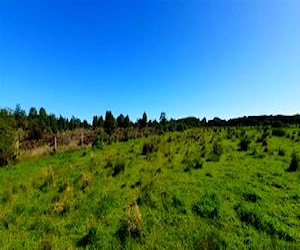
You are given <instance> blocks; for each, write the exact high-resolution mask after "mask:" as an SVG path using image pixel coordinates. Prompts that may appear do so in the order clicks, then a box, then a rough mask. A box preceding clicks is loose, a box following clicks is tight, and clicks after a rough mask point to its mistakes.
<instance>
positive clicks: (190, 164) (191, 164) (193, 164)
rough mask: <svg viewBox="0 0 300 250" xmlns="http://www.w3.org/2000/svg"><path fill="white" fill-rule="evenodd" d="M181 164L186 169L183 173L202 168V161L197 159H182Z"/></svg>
mask: <svg viewBox="0 0 300 250" xmlns="http://www.w3.org/2000/svg"><path fill="white" fill-rule="evenodd" d="M182 163H183V164H186V168H185V169H184V172H188V171H190V170H191V169H200V168H202V167H203V161H201V160H199V159H193V160H190V159H184V160H183V161H182Z"/></svg>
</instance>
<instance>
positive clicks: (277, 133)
mask: <svg viewBox="0 0 300 250" xmlns="http://www.w3.org/2000/svg"><path fill="white" fill-rule="evenodd" d="M272 135H274V136H279V137H282V136H285V131H284V130H283V129H282V128H274V129H273V130H272Z"/></svg>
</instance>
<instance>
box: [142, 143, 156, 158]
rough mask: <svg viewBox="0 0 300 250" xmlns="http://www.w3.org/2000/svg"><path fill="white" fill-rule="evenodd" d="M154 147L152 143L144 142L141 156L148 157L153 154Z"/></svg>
mask: <svg viewBox="0 0 300 250" xmlns="http://www.w3.org/2000/svg"><path fill="white" fill-rule="evenodd" d="M154 149H155V146H154V144H153V143H152V142H144V145H143V149H142V155H148V154H151V153H153V152H154Z"/></svg>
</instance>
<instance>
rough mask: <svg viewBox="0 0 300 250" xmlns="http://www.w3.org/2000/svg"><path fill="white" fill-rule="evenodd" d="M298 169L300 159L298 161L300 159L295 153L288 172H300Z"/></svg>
mask: <svg viewBox="0 0 300 250" xmlns="http://www.w3.org/2000/svg"><path fill="white" fill-rule="evenodd" d="M298 168H299V159H298V157H297V155H296V152H293V154H292V160H291V163H290V166H289V168H288V169H287V170H286V171H288V172H295V171H297V170H298Z"/></svg>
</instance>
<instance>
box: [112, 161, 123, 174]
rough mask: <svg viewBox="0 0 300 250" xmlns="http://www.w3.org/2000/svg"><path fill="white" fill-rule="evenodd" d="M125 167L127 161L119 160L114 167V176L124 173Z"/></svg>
mask: <svg viewBox="0 0 300 250" xmlns="http://www.w3.org/2000/svg"><path fill="white" fill-rule="evenodd" d="M125 165H126V164H125V160H124V159H120V158H119V159H118V160H117V161H116V163H115V165H114V168H113V174H112V176H116V175H118V174H120V173H121V172H124V170H125Z"/></svg>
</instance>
